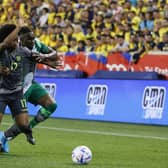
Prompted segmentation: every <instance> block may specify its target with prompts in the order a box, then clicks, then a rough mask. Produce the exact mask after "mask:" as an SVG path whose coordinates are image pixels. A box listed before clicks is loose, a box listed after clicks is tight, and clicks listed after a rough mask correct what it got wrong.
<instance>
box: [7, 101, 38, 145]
mask: <svg viewBox="0 0 168 168" xmlns="http://www.w3.org/2000/svg"><path fill="white" fill-rule="evenodd" d="M9 107H10V109H11V111H12V115H13V118H14V120H15V124H14V125H12V126H11V127H10V128H9V129H8V130H6V131H5V133H4V134H5V137H6V139H7V140H10V139H13V138H15V137H16V136H17V135H18V134H20V133H24V134H25V135H26V137H27V141H28V142H29V143H31V144H33V145H34V144H35V140H34V138H33V136H32V129H31V127H30V126H29V117H28V111H27V103H26V100H25V99H23V98H21V99H17V100H15V101H12V103H10V104H9Z"/></svg>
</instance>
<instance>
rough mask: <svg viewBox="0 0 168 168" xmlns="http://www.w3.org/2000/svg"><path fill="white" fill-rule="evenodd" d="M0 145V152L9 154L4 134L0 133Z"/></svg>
mask: <svg viewBox="0 0 168 168" xmlns="http://www.w3.org/2000/svg"><path fill="white" fill-rule="evenodd" d="M0 144H1V152H5V153H8V152H9V144H8V141H7V139H6V137H5V135H4V132H2V131H1V132H0Z"/></svg>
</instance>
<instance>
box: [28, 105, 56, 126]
mask: <svg viewBox="0 0 168 168" xmlns="http://www.w3.org/2000/svg"><path fill="white" fill-rule="evenodd" d="M56 108H57V105H56V104H52V105H49V106H48V107H46V108H43V107H42V108H40V109H39V111H38V113H37V115H36V116H35V117H34V118H33V119H32V120H31V121H30V123H29V125H30V127H31V128H34V127H35V126H36V125H37V124H39V123H40V122H43V121H44V120H46V119H47V118H49V117H50V115H51V114H52V113H53V112H54V111H55V110H56Z"/></svg>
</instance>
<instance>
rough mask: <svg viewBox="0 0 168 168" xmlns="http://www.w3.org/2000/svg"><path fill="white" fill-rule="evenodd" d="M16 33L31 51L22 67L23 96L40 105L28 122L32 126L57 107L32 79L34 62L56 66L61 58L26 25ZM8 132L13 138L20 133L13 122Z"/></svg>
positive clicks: (60, 61) (44, 118)
mask: <svg viewBox="0 0 168 168" xmlns="http://www.w3.org/2000/svg"><path fill="white" fill-rule="evenodd" d="M18 35H19V40H20V45H21V46H22V47H24V48H25V49H26V50H28V51H29V52H31V53H32V58H31V59H30V58H26V57H25V58H24V63H23V64H24V65H25V66H24V69H23V76H24V87H23V92H24V96H25V98H26V100H27V101H28V102H30V103H32V104H34V105H40V106H41V108H40V109H39V110H38V112H37V114H36V115H35V117H34V118H33V119H32V120H31V121H30V123H29V125H30V127H31V128H33V127H35V126H36V125H37V124H39V123H40V122H43V121H44V120H46V119H47V118H49V117H50V115H51V114H52V113H53V112H54V111H55V110H56V108H57V104H56V102H55V100H54V99H53V98H52V97H51V96H50V95H49V94H48V92H47V90H46V89H44V87H42V86H41V85H40V84H39V83H37V82H36V81H35V80H34V73H35V67H36V63H37V62H40V63H44V64H47V65H50V66H51V67H55V68H58V67H59V66H61V65H62V60H61V58H60V57H59V56H57V53H56V51H55V50H53V49H52V48H50V47H47V46H46V45H44V44H43V43H41V42H40V41H39V40H38V39H36V38H35V36H34V34H33V32H32V31H31V30H30V29H29V28H28V27H22V28H21V30H20V32H19V34H18ZM9 133H10V135H12V136H11V137H10V138H8V139H13V138H15V137H16V136H17V135H18V134H20V129H19V128H18V127H17V125H16V124H14V125H13V126H11V127H10V128H9V129H8V130H7V131H5V133H4V134H5V135H6V134H9Z"/></svg>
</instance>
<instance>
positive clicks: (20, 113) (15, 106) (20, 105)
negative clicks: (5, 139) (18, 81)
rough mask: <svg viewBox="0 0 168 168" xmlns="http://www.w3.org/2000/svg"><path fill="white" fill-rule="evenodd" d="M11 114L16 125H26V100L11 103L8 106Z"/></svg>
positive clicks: (21, 99)
mask: <svg viewBox="0 0 168 168" xmlns="http://www.w3.org/2000/svg"><path fill="white" fill-rule="evenodd" d="M8 105H9V107H10V110H11V113H12V116H13V118H14V119H15V121H16V123H17V124H19V125H27V124H28V109H27V103H26V99H24V98H18V99H16V100H13V101H11V102H10V103H9V104H8Z"/></svg>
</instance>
